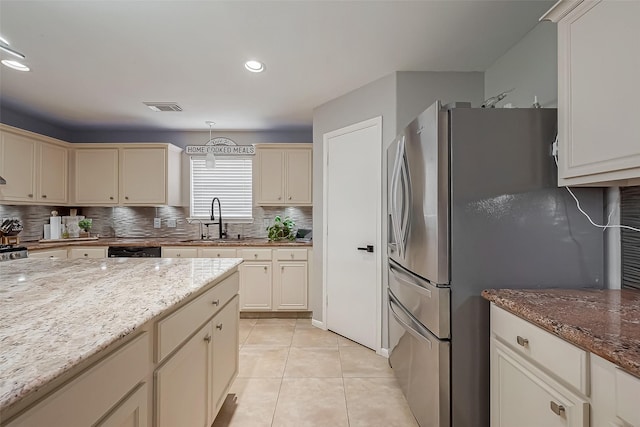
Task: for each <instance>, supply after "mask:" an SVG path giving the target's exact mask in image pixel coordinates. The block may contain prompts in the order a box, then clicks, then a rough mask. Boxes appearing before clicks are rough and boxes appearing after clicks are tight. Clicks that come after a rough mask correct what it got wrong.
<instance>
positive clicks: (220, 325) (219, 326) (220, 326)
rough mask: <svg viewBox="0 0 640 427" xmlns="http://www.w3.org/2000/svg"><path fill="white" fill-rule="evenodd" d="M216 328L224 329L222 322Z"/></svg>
mask: <svg viewBox="0 0 640 427" xmlns="http://www.w3.org/2000/svg"><path fill="white" fill-rule="evenodd" d="M216 329H217V330H219V331H221V330H222V323H220V324H219V325H216Z"/></svg>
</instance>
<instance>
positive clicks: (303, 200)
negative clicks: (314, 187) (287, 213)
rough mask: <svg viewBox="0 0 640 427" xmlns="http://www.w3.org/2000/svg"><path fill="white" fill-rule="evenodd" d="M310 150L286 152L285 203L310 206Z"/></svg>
mask: <svg viewBox="0 0 640 427" xmlns="http://www.w3.org/2000/svg"><path fill="white" fill-rule="evenodd" d="M311 154H312V151H311V149H300V150H290V151H287V168H286V185H285V189H286V200H285V201H286V203H287V204H294V205H299V204H303V205H304V204H311V202H312V198H311V197H312V195H311V182H312V179H311V164H312V163H311V162H312V158H311Z"/></svg>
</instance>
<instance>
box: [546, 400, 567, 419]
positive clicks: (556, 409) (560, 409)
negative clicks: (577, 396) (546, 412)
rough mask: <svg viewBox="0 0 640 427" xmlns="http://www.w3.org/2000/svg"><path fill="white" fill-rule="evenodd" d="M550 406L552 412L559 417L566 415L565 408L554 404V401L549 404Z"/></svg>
mask: <svg viewBox="0 0 640 427" xmlns="http://www.w3.org/2000/svg"><path fill="white" fill-rule="evenodd" d="M549 406H550V407H551V411H552V412H553V413H554V414H556V415H558V416H560V417H561V416H563V415H564V406H562V405H558V404H557V403H556V402H554V401H553V400H552V401H551V402H549Z"/></svg>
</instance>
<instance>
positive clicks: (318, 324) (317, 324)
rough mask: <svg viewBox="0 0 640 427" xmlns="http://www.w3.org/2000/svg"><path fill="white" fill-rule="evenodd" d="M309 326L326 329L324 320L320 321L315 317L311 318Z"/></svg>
mask: <svg viewBox="0 0 640 427" xmlns="http://www.w3.org/2000/svg"><path fill="white" fill-rule="evenodd" d="M311 326H315V327H316V328H320V329H322V330H325V331H326V330H327V328H326V327H325V326H324V322H321V321H319V320H316V319H311Z"/></svg>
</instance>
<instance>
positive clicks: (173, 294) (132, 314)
mask: <svg viewBox="0 0 640 427" xmlns="http://www.w3.org/2000/svg"><path fill="white" fill-rule="evenodd" d="M241 262H242V259H239V258H215V259H209V258H192V259H173V258H153V259H149V258H146V259H142V258H111V259H79V260H66V259H65V260H59V259H19V260H14V261H11V262H4V263H0V271H1V278H2V284H0V313H1V314H0V409H4V408H5V407H7V406H9V405H11V404H12V403H14V402H16V401H18V400H19V399H21V398H23V397H25V396H27V395H29V394H30V393H32V392H34V391H36V390H37V389H38V388H39V387H41V386H42V385H44V384H46V383H47V382H49V381H51V380H53V379H55V378H57V377H59V376H60V375H61V374H63V373H64V372H66V371H67V370H69V369H71V368H73V367H74V366H76V365H78V364H79V363H80V362H82V361H84V360H86V359H87V358H89V357H90V356H92V355H94V354H96V353H98V352H99V351H100V350H102V349H104V348H106V347H107V346H108V345H110V344H112V343H114V342H115V341H117V340H118V339H120V338H123V337H125V336H127V335H129V334H131V333H132V332H134V331H135V330H136V329H137V328H139V327H141V326H142V325H144V324H145V323H146V322H148V321H149V320H151V319H153V318H154V317H157V316H160V315H162V314H163V313H165V312H167V311H168V310H170V309H171V308H172V307H173V306H175V305H176V304H177V303H179V302H181V301H183V300H185V299H186V298H187V297H189V296H190V295H192V294H194V293H195V292H197V291H198V290H200V289H201V288H203V287H204V286H206V285H207V284H209V283H211V282H212V281H213V280H215V279H217V278H219V277H221V276H222V275H223V274H225V273H226V272H228V271H229V270H231V269H233V268H234V267H236V266H237V265H239V264H240V263H241Z"/></svg>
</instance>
